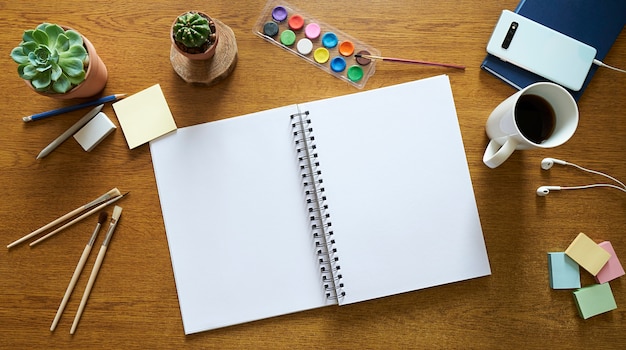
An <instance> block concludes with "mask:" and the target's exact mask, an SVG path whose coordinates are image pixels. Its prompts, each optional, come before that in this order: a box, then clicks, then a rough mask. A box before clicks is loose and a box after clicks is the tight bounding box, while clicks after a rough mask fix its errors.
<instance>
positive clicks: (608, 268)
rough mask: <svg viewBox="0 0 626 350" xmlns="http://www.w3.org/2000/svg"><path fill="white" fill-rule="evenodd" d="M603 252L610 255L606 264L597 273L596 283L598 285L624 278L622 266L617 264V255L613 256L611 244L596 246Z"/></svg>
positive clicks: (613, 251) (607, 242)
mask: <svg viewBox="0 0 626 350" xmlns="http://www.w3.org/2000/svg"><path fill="white" fill-rule="evenodd" d="M598 245H599V246H600V247H602V248H603V249H604V250H606V251H607V252H608V253H609V254H611V258H609V261H607V262H606V264H605V265H604V267H603V268H602V269H601V270H600V272H598V274H597V275H596V281H597V282H598V283H605V282H608V281H611V280H614V279H616V278H618V277H621V276H624V268H623V267H622V264H621V263H620V262H619V259H618V258H617V255H616V254H615V250H614V249H613V246H612V245H611V242H609V241H605V242H602V243H599V244H598Z"/></svg>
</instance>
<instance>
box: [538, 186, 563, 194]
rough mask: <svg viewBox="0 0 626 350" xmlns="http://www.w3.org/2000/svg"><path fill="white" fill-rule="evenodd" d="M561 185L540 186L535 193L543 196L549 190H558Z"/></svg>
mask: <svg viewBox="0 0 626 350" xmlns="http://www.w3.org/2000/svg"><path fill="white" fill-rule="evenodd" d="M560 190H561V186H541V187H539V188H538V189H537V195H538V196H540V197H545V196H547V195H548V193H550V191H560Z"/></svg>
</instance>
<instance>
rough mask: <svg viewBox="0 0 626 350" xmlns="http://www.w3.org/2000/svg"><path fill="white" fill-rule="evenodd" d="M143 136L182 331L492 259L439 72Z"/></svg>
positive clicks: (375, 293)
mask: <svg viewBox="0 0 626 350" xmlns="http://www.w3.org/2000/svg"><path fill="white" fill-rule="evenodd" d="M150 150H151V153H152V160H153V165H154V171H155V176H156V181H157V187H158V192H159V197H160V201H161V208H162V211H163V218H164V222H165V229H166V234H167V239H168V245H169V249H170V255H171V259H172V266H173V269H174V276H175V280H176V288H177V291H178V299H179V303H180V309H181V314H182V319H183V326H184V331H185V333H186V334H191V333H196V332H200V331H204V330H209V329H215V328H219V327H225V326H229V325H234V324H239V323H243V322H248V321H254V320H259V319H263V318H267V317H273V316H278V315H283V314H288V313H293V312H297V311H301V310H306V309H312V308H317V307H322V306H327V305H345V304H350V303H356V302H360V301H365V300H370V299H375V298H380V297H386V296H390V295H394V294H398V293H404V292H409V291H414V290H418V289H422V288H428V287H432V286H437V285H442V284H446V283H451V282H455V281H461V280H466V279H470V278H475V277H480V276H485V275H489V274H490V273H491V271H490V267H489V261H488V258H487V252H486V249H485V244H484V239H483V234H482V229H481V225H480V220H479V216H478V211H477V208H476V201H475V198H474V193H473V189H472V184H471V179H470V175H469V170H468V166H467V161H466V158H465V152H464V147H463V141H462V138H461V133H460V129H459V125H458V120H457V116H456V110H455V106H454V100H453V97H452V90H451V87H450V82H449V79H448V77H447V76H445V75H441V76H437V77H433V78H428V79H424V80H419V81H414V82H409V83H404V84H399V85H395V86H390V87H385V88H380V89H375V90H370V91H365V92H359V93H355V94H352V95H346V96H340V97H335V98H330V99H325V100H319V101H314V102H309V103H302V104H297V105H290V106H285V107H281V108H276V109H271V110H266V111H262V112H258V113H252V114H249V115H245V116H240V117H235V118H229V119H224V120H220V121H216V122H210V123H205V124H200V125H195V126H191V127H187V128H181V129H178V130H177V131H175V132H172V133H170V134H168V135H165V136H163V137H161V138H159V139H157V140H154V141H152V142H151V143H150Z"/></svg>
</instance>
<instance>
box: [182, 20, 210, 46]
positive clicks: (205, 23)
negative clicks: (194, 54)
mask: <svg viewBox="0 0 626 350" xmlns="http://www.w3.org/2000/svg"><path fill="white" fill-rule="evenodd" d="M173 31H174V33H173V35H174V39H175V40H176V41H177V42H179V43H181V44H183V45H184V46H186V47H189V48H192V47H201V46H202V45H204V44H205V43H206V42H207V40H208V39H209V37H210V36H211V34H212V32H211V27H210V26H209V19H207V18H205V17H203V16H201V15H200V14H199V13H197V12H187V13H185V14H182V15H180V16H178V18H177V19H176V23H174V28H173Z"/></svg>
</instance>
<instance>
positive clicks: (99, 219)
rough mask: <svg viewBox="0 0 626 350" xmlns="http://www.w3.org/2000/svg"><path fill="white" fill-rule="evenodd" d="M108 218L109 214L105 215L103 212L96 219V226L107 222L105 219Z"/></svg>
mask: <svg viewBox="0 0 626 350" xmlns="http://www.w3.org/2000/svg"><path fill="white" fill-rule="evenodd" d="M108 217H109V214H107V212H106V211H103V212H101V213H100V216H99V217H98V224H100V225H102V224H104V223H105V222H106V221H107V218H108Z"/></svg>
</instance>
